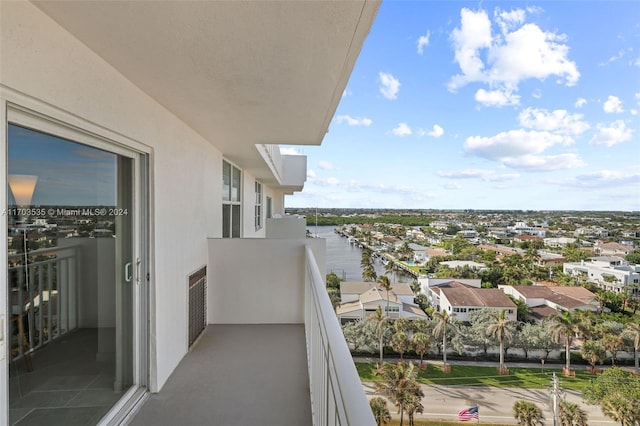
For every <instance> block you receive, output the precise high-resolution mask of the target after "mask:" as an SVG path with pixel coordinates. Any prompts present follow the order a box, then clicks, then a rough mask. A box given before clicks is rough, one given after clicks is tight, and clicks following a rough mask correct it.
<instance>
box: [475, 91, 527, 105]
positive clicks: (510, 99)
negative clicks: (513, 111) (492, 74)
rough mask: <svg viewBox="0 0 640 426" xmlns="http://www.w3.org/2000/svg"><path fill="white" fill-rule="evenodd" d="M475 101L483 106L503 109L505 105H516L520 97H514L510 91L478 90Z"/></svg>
mask: <svg viewBox="0 0 640 426" xmlns="http://www.w3.org/2000/svg"><path fill="white" fill-rule="evenodd" d="M475 98H476V101H478V102H480V103H481V104H483V105H485V106H497V107H503V106H507V105H518V104H519V103H520V96H518V95H514V94H513V93H512V92H511V90H484V89H478V91H477V92H476V96H475Z"/></svg>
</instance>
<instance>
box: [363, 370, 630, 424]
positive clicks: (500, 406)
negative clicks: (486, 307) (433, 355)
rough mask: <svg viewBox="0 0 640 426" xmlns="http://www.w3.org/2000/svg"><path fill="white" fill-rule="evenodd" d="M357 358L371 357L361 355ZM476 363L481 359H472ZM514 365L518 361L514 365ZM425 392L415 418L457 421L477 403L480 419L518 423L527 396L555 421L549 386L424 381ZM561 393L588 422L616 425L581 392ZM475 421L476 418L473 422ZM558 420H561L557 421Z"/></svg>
mask: <svg viewBox="0 0 640 426" xmlns="http://www.w3.org/2000/svg"><path fill="white" fill-rule="evenodd" d="M358 361H371V359H368V358H361V359H358ZM459 364H472V363H471V362H459ZM473 364H475V365H477V364H479V363H473ZM512 366H513V367H515V366H516V365H512ZM454 368H455V367H454ZM421 386H422V390H423V392H424V398H423V400H422V404H423V405H424V411H425V412H424V413H423V414H416V417H415V418H416V419H430V420H443V421H454V422H455V421H457V420H458V416H457V414H458V411H460V410H462V409H463V408H467V407H471V406H473V405H476V404H477V405H478V409H479V413H480V423H502V424H512V425H513V424H516V421H515V419H514V417H513V413H512V407H513V404H514V402H516V401H517V400H519V399H524V400H527V401H531V402H533V403H535V404H537V405H538V406H539V407H540V408H541V409H542V411H543V414H544V418H545V422H544V424H545V425H552V424H553V408H552V404H551V392H550V390H549V389H526V388H496V387H488V386H441V385H421ZM363 387H364V390H365V392H366V394H367V397H368V398H371V397H373V396H377V395H376V392H375V386H374V385H373V383H367V382H364V383H363ZM562 396H563V397H564V398H565V399H566V400H567V401H570V402H573V403H576V404H578V406H579V407H580V408H582V409H583V410H585V411H586V412H587V416H588V422H589V425H615V424H617V423H616V422H614V421H612V420H610V419H609V418H607V417H605V415H604V414H602V411H600V407H599V406H596V405H587V404H585V403H584V402H583V400H582V396H581V394H580V392H576V391H569V390H565V391H563V394H562ZM388 405H389V412H391V413H392V416H393V417H400V415H399V414H397V415H396V414H395V413H396V411H397V409H396V408H395V406H394V405H393V404H392V403H390V402H389V403H388ZM471 423H474V422H471ZM558 424H559V423H558Z"/></svg>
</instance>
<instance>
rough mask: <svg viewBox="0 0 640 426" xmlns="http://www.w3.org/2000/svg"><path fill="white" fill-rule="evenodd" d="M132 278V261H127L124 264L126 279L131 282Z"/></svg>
mask: <svg viewBox="0 0 640 426" xmlns="http://www.w3.org/2000/svg"><path fill="white" fill-rule="evenodd" d="M131 278H132V277H131V262H127V263H125V264H124V280H125V281H126V282H128V283H130V282H131Z"/></svg>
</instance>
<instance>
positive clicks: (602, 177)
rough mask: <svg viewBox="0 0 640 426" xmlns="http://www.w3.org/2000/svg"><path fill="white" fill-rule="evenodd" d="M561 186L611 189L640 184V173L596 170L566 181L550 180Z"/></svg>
mask: <svg viewBox="0 0 640 426" xmlns="http://www.w3.org/2000/svg"><path fill="white" fill-rule="evenodd" d="M550 182H551V183H555V184H558V185H562V186H568V187H574V188H597V187H612V186H616V187H618V186H622V185H630V184H637V183H640V173H624V172H620V171H614V170H598V171H595V172H591V173H585V174H582V175H578V176H575V177H572V178H568V179H561V180H552V181H550Z"/></svg>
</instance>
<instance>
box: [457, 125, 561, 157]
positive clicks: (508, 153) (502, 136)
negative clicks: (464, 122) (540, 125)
mask: <svg viewBox="0 0 640 426" xmlns="http://www.w3.org/2000/svg"><path fill="white" fill-rule="evenodd" d="M572 143H573V140H572V139H571V138H570V137H568V136H562V135H556V134H553V133H550V132H539V131H534V130H530V131H527V130H509V131H508V132H501V133H498V134H497V135H495V136H491V137H483V136H471V137H468V138H467V140H466V141H465V144H464V150H465V152H467V153H469V154H473V155H477V156H479V157H483V158H486V159H489V160H497V161H505V159H507V158H514V157H519V156H524V155H529V154H540V153H542V152H544V151H545V150H546V149H548V148H550V147H552V146H554V145H571V144H572Z"/></svg>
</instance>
